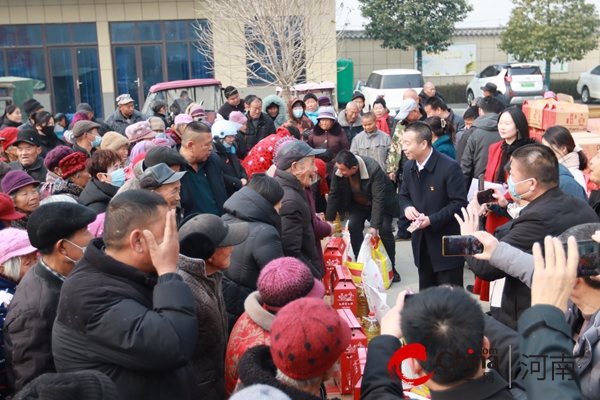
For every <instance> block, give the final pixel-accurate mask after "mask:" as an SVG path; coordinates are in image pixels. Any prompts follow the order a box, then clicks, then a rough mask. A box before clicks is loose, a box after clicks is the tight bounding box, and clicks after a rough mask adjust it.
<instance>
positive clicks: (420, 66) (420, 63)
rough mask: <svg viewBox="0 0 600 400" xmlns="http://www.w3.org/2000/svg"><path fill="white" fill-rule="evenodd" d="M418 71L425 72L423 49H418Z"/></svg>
mask: <svg viewBox="0 0 600 400" xmlns="http://www.w3.org/2000/svg"><path fill="white" fill-rule="evenodd" d="M417 69H418V70H419V71H421V72H423V49H421V48H419V47H417Z"/></svg>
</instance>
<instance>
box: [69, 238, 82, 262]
mask: <svg viewBox="0 0 600 400" xmlns="http://www.w3.org/2000/svg"><path fill="white" fill-rule="evenodd" d="M65 242H69V243H71V244H72V245H73V246H75V247H77V248H78V249H79V250H81V252H82V253H83V254H84V255H85V249H86V248H87V246H84V247H80V246H77V245H76V244H75V243H73V242H71V241H70V240H68V239H65ZM65 258H66V259H67V260H69V261H71V262H72V263H73V264H77V263H78V262H79V261H81V260H83V256H81V258H80V259H79V260H77V261H76V260H73V259H72V258H71V257H69V256H68V255H66V254H65Z"/></svg>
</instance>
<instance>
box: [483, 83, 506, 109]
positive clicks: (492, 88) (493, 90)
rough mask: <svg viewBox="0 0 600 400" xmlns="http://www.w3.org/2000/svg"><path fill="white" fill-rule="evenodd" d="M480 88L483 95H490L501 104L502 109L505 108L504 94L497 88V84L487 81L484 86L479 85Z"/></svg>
mask: <svg viewBox="0 0 600 400" xmlns="http://www.w3.org/2000/svg"><path fill="white" fill-rule="evenodd" d="M481 90H483V97H487V96H492V97H493V98H495V99H496V100H498V101H499V102H500V104H502V109H503V110H504V109H505V108H506V106H507V104H506V98H505V97H504V94H502V92H500V91H499V90H498V86H496V84H495V83H492V82H488V83H486V84H485V86H482V87H481Z"/></svg>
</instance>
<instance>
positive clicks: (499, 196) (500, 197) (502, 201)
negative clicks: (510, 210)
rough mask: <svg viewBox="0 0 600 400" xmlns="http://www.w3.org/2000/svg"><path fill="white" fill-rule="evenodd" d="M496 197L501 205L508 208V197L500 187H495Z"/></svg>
mask: <svg viewBox="0 0 600 400" xmlns="http://www.w3.org/2000/svg"><path fill="white" fill-rule="evenodd" d="M494 198H495V199H496V200H498V201H497V203H498V205H499V206H500V207H502V208H506V206H507V205H508V200H506V197H504V195H503V194H502V192H501V191H500V189H498V188H494Z"/></svg>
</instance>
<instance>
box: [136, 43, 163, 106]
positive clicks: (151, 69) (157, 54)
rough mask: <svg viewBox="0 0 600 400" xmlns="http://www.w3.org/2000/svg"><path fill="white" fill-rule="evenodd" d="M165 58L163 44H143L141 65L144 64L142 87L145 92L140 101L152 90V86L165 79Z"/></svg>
mask: <svg viewBox="0 0 600 400" xmlns="http://www.w3.org/2000/svg"><path fill="white" fill-rule="evenodd" d="M162 61H163V58H162V46H141V47H140V65H141V66H142V87H143V88H144V90H143V93H141V96H140V103H141V104H143V100H144V99H145V97H146V95H147V94H148V92H149V91H150V87H151V86H153V85H156V84H157V83H160V82H162V81H163V63H162Z"/></svg>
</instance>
